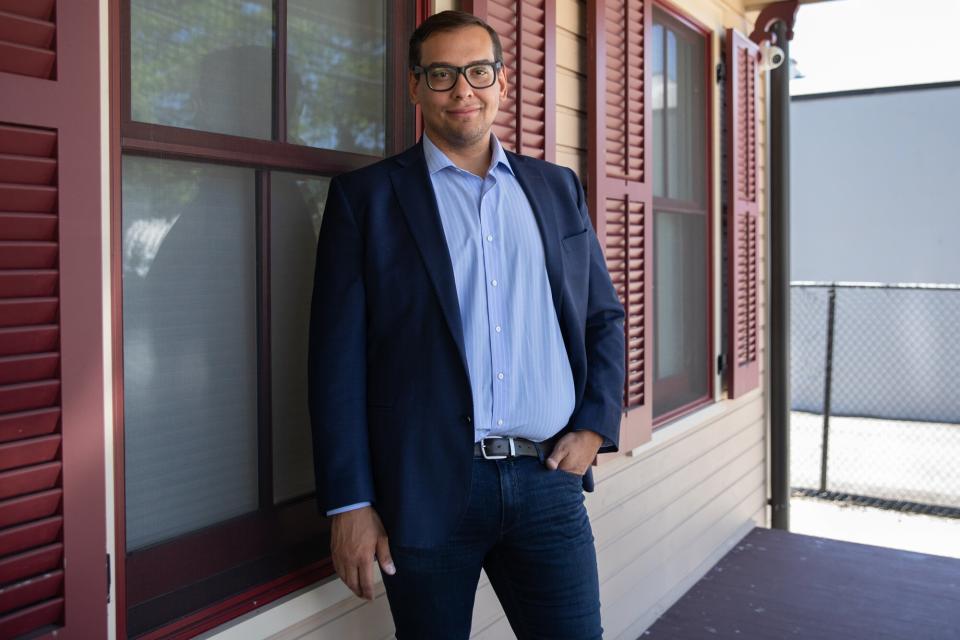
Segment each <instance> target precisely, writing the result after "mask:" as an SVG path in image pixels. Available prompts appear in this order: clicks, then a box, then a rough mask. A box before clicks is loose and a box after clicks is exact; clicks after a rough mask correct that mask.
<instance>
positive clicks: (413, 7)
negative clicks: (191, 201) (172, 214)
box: [90, 0, 430, 638]
mask: <svg viewBox="0 0 960 640" xmlns="http://www.w3.org/2000/svg"><path fill="white" fill-rule="evenodd" d="M129 1H130V0H110V3H109V6H108V25H109V33H111V34H116V35H117V36H118V37H113V38H111V39H110V46H109V74H110V119H109V122H110V193H111V224H110V229H111V230H110V235H111V238H110V241H111V247H112V256H111V285H110V286H111V296H112V300H111V302H112V305H111V306H112V308H111V319H112V339H113V345H114V349H113V389H114V392H113V405H114V418H115V419H114V434H113V435H114V456H113V464H114V469H115V474H114V493H115V505H114V522H115V527H116V530H115V543H116V547H115V548H116V550H117V553H116V556H117V557H116V561H115V575H116V587H115V599H116V633H117V637H118V638H126V637H128V634H127V623H128V609H127V605H128V600H129V599H128V595H127V593H126V587H127V579H128V574H129V568H130V567H129V566H128V562H127V559H126V532H125V511H124V504H125V486H124V479H125V478H124V464H125V461H124V453H123V452H124V424H123V415H124V413H123V409H124V407H123V360H122V356H123V349H122V345H123V313H122V293H123V287H122V285H123V283H122V269H121V265H120V263H119V260H120V256H121V255H122V252H121V251H119V247H120V245H121V237H120V235H121V234H120V221H121V218H120V216H121V198H122V157H123V154H124V153H134V154H143V155H151V156H158V157H175V158H180V159H191V160H200V161H208V162H210V161H212V162H217V163H222V164H239V165H247V166H252V167H254V168H256V169H258V174H257V198H258V223H259V224H260V225H261V227H262V225H264V224H266V223H267V222H268V221H267V220H266V216H263V215H260V212H265V211H269V207H265V206H264V205H265V204H269V180H268V178H267V177H266V176H267V174H266V171H265V170H269V169H294V170H298V171H301V172H312V173H318V174H323V175H335V174H337V173H341V172H343V171H347V170H350V169H354V168H358V167H361V166H364V165H366V164H369V163H370V162H373V161H376V160H378V159H379V157H373V156H364V155H361V154H349V153H343V152H337V151H328V150H323V149H314V148H310V147H304V146H299V145H287V144H284V143H282V142H276V141H260V140H250V139H247V138H240V137H236V136H229V135H221V134H212V133H206V132H202V131H193V130H189V129H180V128H176V127H167V126H162V125H153V124H148V123H140V122H134V121H132V120H131V118H130V113H131V111H130V95H129V91H127V90H125V87H127V86H128V85H129V77H130V51H129V33H130V31H129V27H130V11H129ZM275 2H276V6H277V12H278V16H279V17H280V18H281V19H282V18H283V16H285V15H286V4H287V0H275ZM408 4H409V6H408ZM429 14H430V0H416V2H415V3H405V2H402V1H397V2H395V4H394V5H393V6H392V7H391V10H390V11H388V16H387V25H388V29H387V30H388V34H389V35H388V40H389V50H390V51H392V52H394V53H393V55H392V56H390V57H389V58H388V63H387V95H388V96H390V98H388V99H392V100H393V101H394V102H396V103H397V107H398V108H395V109H390V110H388V113H387V130H388V132H395V134H394V135H391V134H389V133H388V139H387V149H386V152H387V154H388V155H389V154H391V153H396V152H399V151H401V150H403V149H404V148H406V147H408V146H409V145H410V144H412V143H413V142H414V134H415V129H414V127H413V126H411V123H413V122H414V113H415V111H414V109H413V107H412V105H410V104H409V101H408V100H407V99H406V89H405V87H406V73H407V71H406V46H407V38H408V37H409V31H410V28H409V25H411V24H419V22H420V21H421V20H422V19H423V18H425V17H426V16H427V15H429ZM280 24H283V23H282V22H281V23H280ZM91 31H92V32H93V33H96V30H95V29H92V30H91ZM278 34H279V37H278V43H277V47H278V50H279V51H280V53H281V54H282V53H283V51H285V47H286V39H285V30H284V29H282V28H281V29H279V30H278ZM90 50H91V51H95V50H97V48H96V47H90ZM278 58H280V60H283V58H282V57H280V56H278ZM283 66H284V65H282V64H275V78H276V81H275V85H274V91H275V98H276V102H275V104H276V105H277V109H276V115H277V118H276V119H275V121H274V123H273V127H274V132H275V134H276V135H277V137H278V138H279V139H284V138H285V137H286V122H285V115H286V110H285V107H284V104H285V98H286V90H285V81H286V78H285V74H284V73H283V70H282V68H283ZM261 231H262V228H261ZM261 243H262V244H261V247H260V248H261V250H266V251H269V236H268V234H266V233H261ZM261 255H268V254H261ZM258 288H259V289H260V292H261V296H260V310H259V313H260V317H261V321H262V319H263V318H264V317H266V318H269V306H268V305H269V295H270V294H269V273H268V272H267V271H266V270H262V271H261V273H260V281H259V283H258ZM268 328H269V327H268V325H262V326H261V336H263V335H264V331H265V330H266V329H268ZM259 344H260V349H259V353H258V360H259V361H260V362H261V363H263V362H264V361H265V360H264V359H265V358H266V359H269V356H270V353H269V347H267V348H263V345H264V341H263V340H262V339H261V341H260V343H259ZM267 361H268V360H267ZM261 370H264V369H263V367H261ZM266 370H269V367H268V368H267V369H266ZM263 378H266V379H263ZM259 385H260V394H261V396H260V398H261V402H260V409H259V410H260V413H261V414H263V413H264V412H265V411H267V410H269V406H265V403H263V402H262V398H263V393H264V389H266V390H269V378H267V377H266V376H261V380H260V382H259ZM262 420H263V416H262V415H261V424H263V422H262ZM264 434H266V435H264ZM269 436H270V434H269V430H267V429H263V428H261V429H260V430H259V438H260V441H259V444H260V445H261V446H260V448H261V451H260V460H261V466H262V464H263V460H264V456H265V455H269V447H270V446H271V445H270V437H269ZM270 475H271V474H266V475H264V474H263V473H262V469H261V477H268V478H269V477H270ZM263 484H265V485H267V487H264V486H261V503H263V502H264V495H265V494H266V493H267V489H268V488H269V484H270V483H269V482H267V483H263ZM269 493H270V495H267V496H266V498H267V499H268V501H272V491H271V492H269ZM298 502H299V504H297V503H298ZM291 505H292V506H293V508H294V509H302V508H308V509H311V510H315V506H314V505H313V500H312V498H309V497H308V498H306V499H301V500H299V501H293V503H290V502H288V503H285V505H275V507H276V509H273V510H274V511H277V510H279V509H282V508H283V507H284V506H287V507H290V506H291ZM258 513H259V512H258ZM252 520H253V521H256V520H258V518H257V517H256V516H254V517H253V518H252ZM247 524H249V521H247V522H244V519H237V520H235V521H230V522H227V523H223V524H222V526H219V527H212V528H211V529H210V530H205V531H201V532H197V534H196V536H199V537H203V536H212V537H214V538H216V537H217V536H219V537H220V539H226V538H225V537H224V536H236V532H237V531H238V530H239V528H241V527H244V526H246V525H247ZM261 526H263V525H262V523H261ZM245 531H247V532H249V529H245ZM319 533H320V535H324V534H323V533H322V532H319ZM190 537H194V536H190ZM324 540H325V538H322V539H321V540H320V541H319V544H320V546H322V547H323V548H326V547H325V545H326V543H325V542H324ZM162 547H163V545H160V548H158V549H155V551H157V552H159V553H158V554H157V556H156V557H157V558H161V557H163V549H162ZM180 562H186V560H185V559H184V558H182V557H181V558H180ZM101 573H102V572H101ZM333 573H334V571H333V567H332V565H331V564H330V562H329V558H324V559H322V560H320V561H318V562H313V563H311V564H309V565H307V566H304V567H302V568H300V569H296V570H293V571H291V572H289V573H288V574H287V575H285V576H281V577H278V578H276V579H273V580H270V581H268V582H265V583H263V584H259V585H257V586H255V587H251V588H249V589H246V590H243V591H242V592H240V593H237V594H234V595H232V596H230V597H228V598H227V599H226V600H223V601H221V602H219V603H216V604H213V605H209V606H205V607H203V608H201V609H199V610H196V611H194V612H192V613H190V614H188V615H186V616H184V617H181V618H179V619H177V620H175V621H172V622H170V623H168V624H164V625H163V626H160V627H158V628H156V629H153V630H151V631H150V632H148V633H147V634H146V635H144V636H141V637H147V638H167V637H175V638H187V637H193V636H194V635H196V634H197V633H201V632H203V631H206V630H208V629H212V628H214V627H215V626H218V625H220V624H223V623H225V622H227V621H229V620H231V619H233V618H236V617H237V616H240V615H242V614H244V613H246V612H248V611H250V610H253V609H255V608H258V607H262V606H263V605H265V604H268V603H270V602H272V601H274V600H276V599H277V598H280V597H282V596H283V595H286V594H288V593H291V592H293V591H295V590H297V589H301V588H303V587H306V586H308V585H310V584H313V583H316V582H317V581H319V580H321V579H323V578H326V577H328V576H331V575H333Z"/></svg>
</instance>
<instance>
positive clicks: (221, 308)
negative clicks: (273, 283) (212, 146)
mask: <svg viewBox="0 0 960 640" xmlns="http://www.w3.org/2000/svg"><path fill="white" fill-rule="evenodd" d="M255 202H256V200H255V191H254V173H253V171H252V170H250V169H238V168H232V167H217V166H212V165H204V164H195V163H188V162H174V161H170V160H157V159H153V158H140V157H134V156H130V157H126V158H124V160H123V226H122V229H123V336H124V340H123V360H124V363H123V373H124V434H125V435H124V448H125V453H126V471H125V474H126V515H127V548H128V549H137V548H140V547H143V546H146V545H149V544H153V543H155V542H160V541H162V540H166V539H169V538H172V537H175V536H177V535H180V534H183V533H186V532H189V531H194V530H196V529H199V528H201V527H205V526H208V525H210V524H213V523H216V522H219V521H222V520H226V519H228V518H231V517H233V516H237V515H240V514H242V513H245V512H249V511H252V510H255V509H256V508H257V505H258V479H257V401H256V398H257V323H256V318H257V299H256V286H255V284H256V234H255V228H256V227H255V219H256V218H255V207H254V203H255Z"/></svg>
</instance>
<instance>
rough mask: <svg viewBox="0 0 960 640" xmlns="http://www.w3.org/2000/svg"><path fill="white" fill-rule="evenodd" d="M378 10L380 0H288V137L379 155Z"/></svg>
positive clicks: (381, 40) (382, 114) (382, 100)
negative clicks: (318, 0) (319, 0)
mask: <svg viewBox="0 0 960 640" xmlns="http://www.w3.org/2000/svg"><path fill="white" fill-rule="evenodd" d="M384 14H385V8H384V1H383V0H324V1H323V2H317V1H316V0H289V2H288V5H287V130H288V133H287V138H288V140H289V141H290V142H293V143H296V144H303V145H307V146H311V147H322V148H324V149H336V150H338V151H351V152H355V153H365V154H370V155H383V153H384V148H385V121H386V94H385V82H384V73H385V68H386V65H385V63H386V33H385V30H384Z"/></svg>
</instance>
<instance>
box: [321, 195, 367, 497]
mask: <svg viewBox="0 0 960 640" xmlns="http://www.w3.org/2000/svg"><path fill="white" fill-rule="evenodd" d="M363 265H364V243H363V238H362V235H361V233H360V228H359V226H358V224H357V220H356V218H355V216H354V212H353V210H352V209H351V207H350V203H349V201H348V199H347V197H346V194H345V192H344V189H343V185H342V184H341V181H340V180H339V179H337V178H334V179H333V180H332V181H331V183H330V189H329V192H328V194H327V203H326V207H325V209H324V213H323V221H322V223H321V226H320V238H319V241H318V242H317V261H316V270H315V273H314V283H313V302H312V306H311V311H310V339H309V345H310V346H309V358H308V395H309V402H310V421H311V427H312V431H313V463H314V470H315V473H316V482H317V501H318V506H319V508H320V510H321V512H322V513H326V512H328V511H331V510H335V509H337V508H340V507H343V506H345V505H351V504H355V503H361V502H373V500H374V489H373V476H372V472H371V463H370V453H369V448H368V442H367V440H368V436H367V413H366V388H367V386H366V385H367V372H366V361H367V358H366V302H365V291H364V281H363V272H364V268H363Z"/></svg>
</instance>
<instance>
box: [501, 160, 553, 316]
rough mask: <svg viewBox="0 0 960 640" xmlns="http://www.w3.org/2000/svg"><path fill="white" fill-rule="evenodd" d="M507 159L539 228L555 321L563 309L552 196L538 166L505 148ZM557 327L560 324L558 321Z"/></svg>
mask: <svg viewBox="0 0 960 640" xmlns="http://www.w3.org/2000/svg"><path fill="white" fill-rule="evenodd" d="M507 158H508V159H509V160H510V166H512V167H513V172H514V175H516V176H517V182H519V183H520V188H522V189H523V192H524V193H525V194H526V196H527V200H528V201H529V202H530V208H531V209H533V216H534V217H535V218H536V219H537V227H539V228H540V240H541V242H543V255H544V259H545V260H546V263H547V278H548V279H549V280H550V291H551V293H552V294H553V306H554V308H555V309H556V311H557V320H559V319H560V317H561V310H562V308H563V307H562V300H563V283H564V279H563V256H561V255H560V251H561V247H560V232H559V231H558V229H557V221H556V217H555V216H554V215H551V214H550V213H548V212H550V211H552V209H550V208H549V205H554V202H553V196H552V195H551V194H550V192H549V190H548V189H547V185H546V182H545V181H544V179H543V174H542V173H540V170H539V169H537V168H535V167H531V166H530V165H528V164H527V163H526V162H524V159H523V156H519V155H517V154H514V153H510V152H509V151H508V152H507ZM560 326H563V324H562V323H561V325H560Z"/></svg>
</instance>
